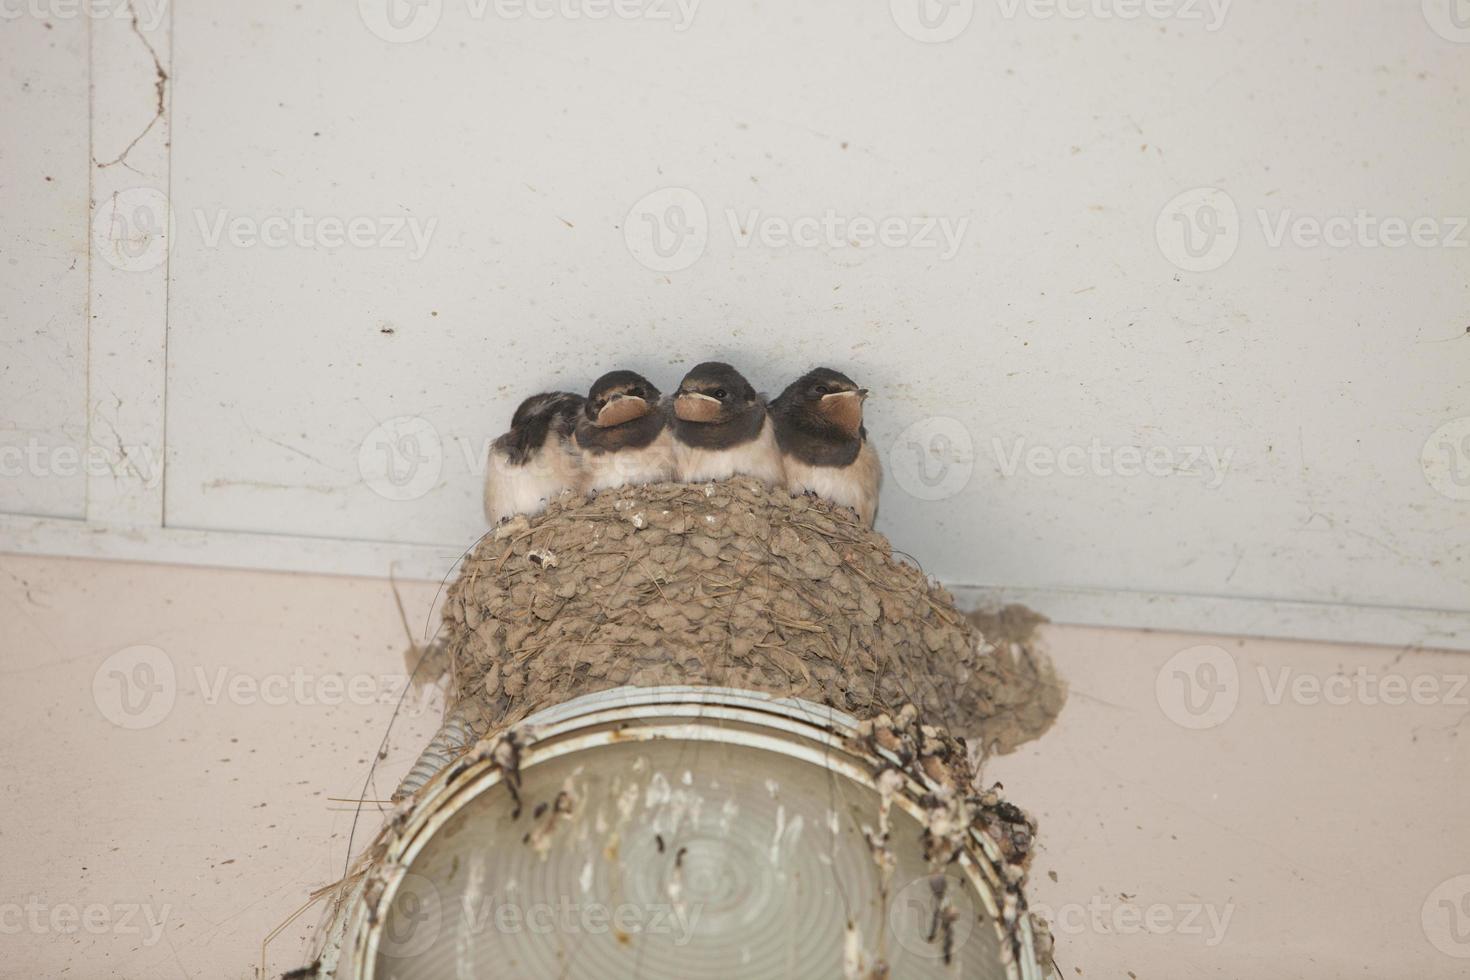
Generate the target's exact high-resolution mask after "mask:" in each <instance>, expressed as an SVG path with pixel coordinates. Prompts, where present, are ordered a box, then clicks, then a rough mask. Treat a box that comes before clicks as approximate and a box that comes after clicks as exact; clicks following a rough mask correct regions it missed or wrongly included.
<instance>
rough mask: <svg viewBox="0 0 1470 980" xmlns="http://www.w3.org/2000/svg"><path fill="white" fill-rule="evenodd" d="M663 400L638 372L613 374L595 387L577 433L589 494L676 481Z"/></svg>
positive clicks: (583, 411) (671, 440) (656, 390)
mask: <svg viewBox="0 0 1470 980" xmlns="http://www.w3.org/2000/svg"><path fill="white" fill-rule="evenodd" d="M660 397H661V395H660V392H659V390H658V389H657V388H655V387H654V386H653V384H652V382H650V381H649V380H648V379H647V378H645V377H644V376H643V375H641V374H637V373H636V372H633V371H610V372H608V373H607V374H604V375H603V376H602V377H600V378H598V379H597V381H596V382H594V383H593V385H592V390H591V391H589V392H588V393H587V399H586V401H585V402H583V405H582V412H581V414H580V415H579V416H578V417H577V427H576V431H575V438H576V442H577V448H578V449H579V450H580V451H581V454H582V466H583V471H584V473H585V474H586V478H585V481H584V483H583V489H584V490H586V491H587V492H588V493H596V492H597V491H599V490H606V489H608V488H610V487H633V486H640V485H642V484H644V483H667V482H668V481H670V480H672V479H673V478H674V443H673V436H672V434H671V433H670V432H669V426H668V419H667V417H666V416H665V414H664V411H663V406H662V404H661V403H660V401H659V399H660Z"/></svg>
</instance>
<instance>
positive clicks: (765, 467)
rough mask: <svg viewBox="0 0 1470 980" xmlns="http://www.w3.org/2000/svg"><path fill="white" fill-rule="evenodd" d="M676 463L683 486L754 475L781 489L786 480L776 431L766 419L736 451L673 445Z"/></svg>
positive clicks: (678, 443) (679, 443) (679, 444)
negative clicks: (758, 429)
mask: <svg viewBox="0 0 1470 980" xmlns="http://www.w3.org/2000/svg"><path fill="white" fill-rule="evenodd" d="M674 464H675V467H676V468H677V470H678V476H679V479H680V480H681V481H682V482H684V483H709V482H711V481H714V480H728V479H730V477H732V476H753V477H755V478H756V479H757V480H760V481H761V482H763V483H765V484H766V485H767V486H772V487H776V486H780V485H781V484H782V483H784V482H785V480H786V472H785V469H784V468H783V467H782V465H781V450H780V448H778V447H777V445H776V430H775V429H774V428H772V426H771V420H770V419H769V418H767V419H766V420H765V422H764V424H762V425H761V431H760V435H758V436H756V437H755V438H754V439H752V440H751V441H750V442H746V443H742V444H741V445H739V446H736V447H735V448H733V449H700V448H697V447H695V446H686V445H684V444H683V443H682V442H678V441H676V442H675V443H674Z"/></svg>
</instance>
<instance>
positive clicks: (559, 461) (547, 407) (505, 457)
mask: <svg viewBox="0 0 1470 980" xmlns="http://www.w3.org/2000/svg"><path fill="white" fill-rule="evenodd" d="M584 400H585V399H583V398H582V396H581V395H574V394H572V393H571V392H569V391H550V392H546V393H545V394H541V395H532V396H531V397H530V398H527V399H526V400H525V401H523V402H521V404H520V407H519V408H517V409H516V411H515V415H514V416H512V417H511V420H510V431H509V432H507V433H505V434H504V435H502V436H500V437H499V438H498V439H496V440H495V441H494V442H493V443H491V444H490V459H489V466H488V468H487V471H486V474H485V519H486V520H488V521H489V522H490V526H491V527H494V526H495V525H496V524H499V523H500V522H501V521H503V520H506V519H507V518H509V517H513V516H515V515H516V514H525V515H527V516H530V515H532V514H539V513H541V511H543V510H545V509H546V504H547V502H548V501H551V500H555V499H556V498H557V497H558V496H560V495H561V494H562V493H564V492H565V491H567V490H581V489H582V483H583V473H582V460H581V454H580V453H579V452H578V451H577V447H576V443H575V440H574V439H573V431H574V428H575V426H576V424H577V417H578V416H579V415H580V414H581V412H582V403H583V401H584Z"/></svg>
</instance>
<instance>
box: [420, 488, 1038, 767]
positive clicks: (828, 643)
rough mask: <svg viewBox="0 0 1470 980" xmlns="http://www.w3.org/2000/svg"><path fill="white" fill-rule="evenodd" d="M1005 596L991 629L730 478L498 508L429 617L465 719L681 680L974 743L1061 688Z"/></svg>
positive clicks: (894, 564) (828, 517) (879, 540)
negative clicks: (939, 729) (989, 632)
mask: <svg viewBox="0 0 1470 980" xmlns="http://www.w3.org/2000/svg"><path fill="white" fill-rule="evenodd" d="M1006 615H1008V616H1009V617H1010V618H1009V619H1008V620H1002V619H997V620H996V623H997V624H1001V623H1003V622H1004V623H1005V624H1008V625H1009V626H1011V627H1013V628H1012V629H1011V630H1010V633H1009V634H1008V635H1007V634H1004V631H1001V633H999V634H998V635H997V636H996V637H995V638H994V640H993V641H992V640H991V639H990V638H987V637H984V636H982V635H980V634H979V633H978V632H977V631H976V629H975V624H974V623H973V622H972V621H971V620H970V619H967V617H966V616H965V615H964V614H963V613H961V612H960V611H959V610H958V609H957V608H956V607H955V604H954V600H953V598H952V597H951V596H950V595H949V593H948V592H946V591H945V590H944V589H942V588H940V587H938V586H937V585H935V584H933V583H931V582H930V581H929V580H928V579H927V578H926V577H925V575H924V574H923V572H922V571H920V570H919V569H917V568H915V567H914V566H913V565H910V564H907V563H905V562H901V561H898V560H896V559H895V558H894V557H893V550H892V547H891V546H890V545H889V543H888V540H887V539H886V538H884V537H883V536H882V535H880V534H877V533H876V532H874V531H871V530H869V529H868V528H866V527H863V526H862V525H861V524H860V523H859V522H858V521H857V519H856V517H855V516H854V515H853V514H852V512H851V511H849V510H846V509H845V508H841V507H835V506H833V505H831V504H829V503H827V502H826V501H824V500H820V499H818V498H815V497H808V496H803V497H795V498H793V497H791V496H789V495H788V494H787V493H785V492H784V491H771V490H768V489H767V488H765V487H764V486H763V485H761V484H760V483H758V482H756V481H754V480H749V479H744V478H736V479H734V480H729V481H726V482H723V483H714V484H705V485H686V484H657V485H653V486H643V487H628V488H621V489H617V490H610V491H605V492H603V493H600V494H598V495H597V496H596V497H595V498H591V499H587V498H583V497H579V496H572V495H568V496H564V497H563V498H562V499H560V500H559V501H556V502H554V503H553V504H552V505H551V506H550V507H549V508H548V510H547V511H546V513H544V514H541V515H539V516H537V517H535V518H532V519H529V520H528V519H526V518H524V517H517V518H515V519H513V520H512V521H510V522H507V523H505V524H503V525H501V526H500V527H499V528H497V529H496V530H495V531H494V532H493V533H492V534H491V535H488V536H487V537H486V538H485V539H484V540H483V541H482V542H481V543H480V544H479V545H478V547H476V548H475V549H474V551H473V552H472V554H471V555H470V556H469V557H468V559H467V560H466V561H465V564H464V567H463V569H462V571H461V573H460V576H459V578H458V579H457V580H456V581H455V582H454V583H453V585H452V586H451V587H450V589H449V594H448V599H447V601H446V603H445V606H444V619H445V623H444V633H443V636H444V639H445V643H446V647H445V648H446V650H447V652H448V655H449V659H450V663H451V665H452V668H453V673H454V676H455V678H456V685H455V686H456V690H457V691H458V705H457V707H458V708H459V710H461V711H462V712H468V713H469V715H470V716H471V718H472V722H473V724H474V726H475V728H476V729H477V730H478V731H480V732H482V733H483V732H487V731H491V730H495V729H500V728H504V727H506V726H508V725H513V724H515V723H516V722H519V721H521V720H522V719H524V718H526V717H527V716H529V715H531V714H533V713H535V712H536V711H538V710H541V709H542V708H546V707H549V706H551V705H555V704H559V703H562V702H565V701H567V700H570V699H571V698H574V697H577V696H579V695H583V694H590V693H593V692H596V691H600V690H605V689H607V688H613V687H619V686H622V685H625V684H632V685H638V686H654V685H663V684H698V685H718V686H729V687H738V688H745V689H750V690H756V691H763V692H766V693H769V694H772V695H775V696H778V697H800V698H805V699H807V700H810V701H815V702H819V703H823V704H828V705H831V706H833V707H836V708H839V709H841V710H843V711H846V712H849V713H851V714H853V715H855V716H857V717H859V718H871V717H874V716H876V715H878V714H881V713H885V712H886V713H889V714H896V713H897V712H898V711H899V710H900V709H901V708H902V707H903V706H904V705H907V704H913V705H914V706H916V707H917V708H918V710H919V711H920V713H921V714H922V715H923V717H925V718H926V719H930V720H932V721H934V722H935V723H937V724H942V725H943V726H944V727H945V728H947V729H948V730H949V731H950V732H952V733H954V734H956V735H961V736H963V737H965V738H966V739H967V741H969V743H970V745H971V748H972V751H974V750H975V749H976V747H977V746H978V747H979V748H980V749H981V750H983V752H986V753H988V752H990V751H1009V750H1010V749H1013V748H1014V747H1015V746H1016V745H1018V744H1020V743H1021V742H1023V741H1026V740H1028V739H1029V738H1033V737H1035V736H1036V735H1037V734H1039V733H1040V732H1041V731H1043V730H1045V728H1046V727H1047V726H1048V725H1049V724H1050V723H1051V720H1052V719H1053V718H1054V717H1055V716H1056V713H1057V711H1058V710H1060V707H1061V703H1062V701H1063V700H1064V693H1063V691H1062V688H1061V686H1060V685H1059V684H1058V683H1057V682H1056V679H1055V676H1054V675H1053V674H1052V673H1051V671H1050V668H1049V667H1048V666H1047V665H1046V663H1045V660H1044V658H1041V657H1040V656H1039V655H1037V654H1036V653H1035V651H1034V649H1033V643H1032V639H1031V635H1030V629H1029V627H1028V626H1027V624H1026V622H1025V617H1024V615H1021V614H1010V613H1007V614H1006ZM1018 616H1019V617H1020V618H1019V619H1018V618H1017V617H1018ZM1029 625H1030V626H1034V620H1033V621H1032V622H1031V623H1030V624H1029ZM1015 627H1020V628H1015Z"/></svg>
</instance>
